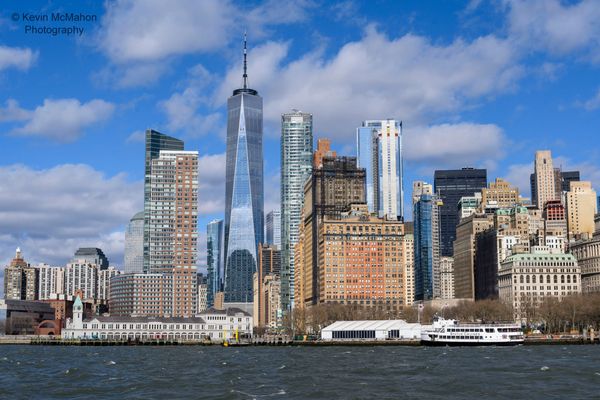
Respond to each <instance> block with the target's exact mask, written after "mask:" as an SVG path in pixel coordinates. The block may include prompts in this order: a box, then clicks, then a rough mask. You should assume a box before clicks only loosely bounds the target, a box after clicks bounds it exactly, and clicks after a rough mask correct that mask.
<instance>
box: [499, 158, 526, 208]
mask: <svg viewBox="0 0 600 400" xmlns="http://www.w3.org/2000/svg"><path fill="white" fill-rule="evenodd" d="M531 157H532V158H531V162H530V163H525V164H512V165H509V166H508V170H507V172H506V174H504V179H505V180H506V181H507V182H510V183H511V184H512V185H514V186H516V187H518V188H519V193H520V194H521V196H523V197H528V198H531V185H530V181H529V175H531V173H532V172H533V154H532V156H531Z"/></svg>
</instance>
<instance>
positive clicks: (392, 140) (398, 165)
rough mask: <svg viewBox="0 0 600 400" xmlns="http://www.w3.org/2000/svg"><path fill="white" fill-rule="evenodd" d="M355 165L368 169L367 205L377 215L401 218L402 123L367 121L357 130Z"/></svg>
mask: <svg viewBox="0 0 600 400" xmlns="http://www.w3.org/2000/svg"><path fill="white" fill-rule="evenodd" d="M356 146H357V158H358V166H359V167H360V168H365V169H366V171H367V179H366V187H367V204H368V205H369V211H370V212H377V213H378V214H379V216H380V217H386V218H390V219H403V217H404V215H403V208H404V200H403V198H404V190H403V170H402V122H399V121H395V120H392V119H388V120H368V121H364V122H363V123H362V126H361V127H360V128H358V129H357V130H356Z"/></svg>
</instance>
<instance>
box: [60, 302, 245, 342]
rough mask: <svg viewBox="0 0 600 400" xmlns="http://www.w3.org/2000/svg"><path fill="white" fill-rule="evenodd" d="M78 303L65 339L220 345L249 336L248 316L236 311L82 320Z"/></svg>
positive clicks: (66, 330) (79, 303) (232, 309)
mask: <svg viewBox="0 0 600 400" xmlns="http://www.w3.org/2000/svg"><path fill="white" fill-rule="evenodd" d="M81 307H82V304H81V300H80V299H77V300H76V302H75V305H74V311H73V319H72V320H71V319H69V320H67V326H66V328H65V329H64V330H63V337H64V338H66V339H108V340H139V341H145V340H156V339H162V340H173V341H201V340H210V341H213V342H223V341H224V340H228V341H235V340H236V339H238V338H244V337H246V338H249V337H251V336H252V316H251V315H250V314H248V313H245V312H243V311H242V310H240V309H236V308H230V309H227V310H225V311H220V310H215V309H209V310H206V311H204V312H203V313H200V314H199V315H197V316H195V317H190V318H181V317H174V318H155V317H116V316H113V315H111V316H109V317H94V318H92V319H86V320H84V319H83V312H82V311H81Z"/></svg>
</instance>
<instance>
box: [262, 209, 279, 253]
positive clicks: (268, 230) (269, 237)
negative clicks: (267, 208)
mask: <svg viewBox="0 0 600 400" xmlns="http://www.w3.org/2000/svg"><path fill="white" fill-rule="evenodd" d="M265 235H266V238H265V243H267V244H272V245H275V246H277V248H278V249H279V250H281V211H279V210H273V211H271V212H269V213H268V214H267V216H266V217H265Z"/></svg>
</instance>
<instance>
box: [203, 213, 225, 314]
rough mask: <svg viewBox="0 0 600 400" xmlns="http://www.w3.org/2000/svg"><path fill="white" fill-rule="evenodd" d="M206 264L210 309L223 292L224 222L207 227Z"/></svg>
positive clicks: (218, 220)
mask: <svg viewBox="0 0 600 400" xmlns="http://www.w3.org/2000/svg"><path fill="white" fill-rule="evenodd" d="M206 264H207V282H206V283H207V293H206V303H207V305H208V307H212V306H214V304H215V294H216V293H217V292H221V291H222V290H223V220H222V219H215V220H212V221H210V222H209V223H208V225H206Z"/></svg>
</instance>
